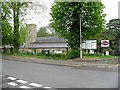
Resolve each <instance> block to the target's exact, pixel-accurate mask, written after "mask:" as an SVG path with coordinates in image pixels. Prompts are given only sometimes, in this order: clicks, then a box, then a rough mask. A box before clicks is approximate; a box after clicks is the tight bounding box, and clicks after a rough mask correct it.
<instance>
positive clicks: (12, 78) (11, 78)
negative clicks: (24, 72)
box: [8, 77, 16, 80]
mask: <svg viewBox="0 0 120 90" xmlns="http://www.w3.org/2000/svg"><path fill="white" fill-rule="evenodd" d="M8 79H10V80H16V78H14V77H8Z"/></svg>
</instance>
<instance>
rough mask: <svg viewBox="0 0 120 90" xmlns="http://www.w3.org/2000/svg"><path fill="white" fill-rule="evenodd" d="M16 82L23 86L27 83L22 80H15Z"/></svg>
mask: <svg viewBox="0 0 120 90" xmlns="http://www.w3.org/2000/svg"><path fill="white" fill-rule="evenodd" d="M17 82H19V83H23V84H26V83H28V82H27V81H24V80H17Z"/></svg>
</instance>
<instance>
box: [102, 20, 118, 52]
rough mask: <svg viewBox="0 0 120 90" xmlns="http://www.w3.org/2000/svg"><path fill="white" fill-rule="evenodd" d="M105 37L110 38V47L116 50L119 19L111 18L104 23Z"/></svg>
mask: <svg viewBox="0 0 120 90" xmlns="http://www.w3.org/2000/svg"><path fill="white" fill-rule="evenodd" d="M106 27H107V30H106V31H105V32H104V35H105V38H107V39H109V40H111V47H112V49H114V50H118V47H119V40H120V19H112V20H110V21H109V23H107V25H106Z"/></svg>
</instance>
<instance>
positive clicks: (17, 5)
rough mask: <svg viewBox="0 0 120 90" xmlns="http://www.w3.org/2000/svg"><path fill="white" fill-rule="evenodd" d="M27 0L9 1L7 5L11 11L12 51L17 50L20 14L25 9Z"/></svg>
mask: <svg viewBox="0 0 120 90" xmlns="http://www.w3.org/2000/svg"><path fill="white" fill-rule="evenodd" d="M27 6H28V2H10V3H9V7H10V9H11V10H12V11H13V23H14V24H13V25H14V27H13V29H14V30H13V46H14V52H18V50H19V46H20V35H19V28H20V24H19V22H20V15H21V14H23V13H24V12H25V9H27Z"/></svg>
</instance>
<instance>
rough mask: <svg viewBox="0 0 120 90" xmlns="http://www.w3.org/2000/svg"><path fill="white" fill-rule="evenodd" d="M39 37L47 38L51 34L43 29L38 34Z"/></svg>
mask: <svg viewBox="0 0 120 90" xmlns="http://www.w3.org/2000/svg"><path fill="white" fill-rule="evenodd" d="M37 36H38V37H45V36H49V33H48V32H47V31H46V28H45V27H41V28H40V29H39V31H38V33H37Z"/></svg>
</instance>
